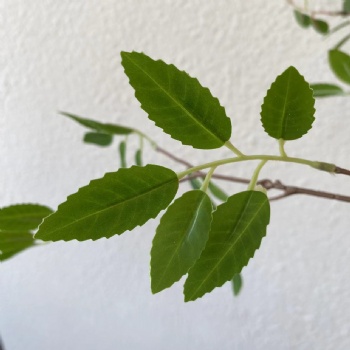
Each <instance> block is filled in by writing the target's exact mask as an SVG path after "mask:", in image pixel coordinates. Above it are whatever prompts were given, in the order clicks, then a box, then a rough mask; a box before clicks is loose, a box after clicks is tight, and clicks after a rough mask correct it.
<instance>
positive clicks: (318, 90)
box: [310, 83, 344, 97]
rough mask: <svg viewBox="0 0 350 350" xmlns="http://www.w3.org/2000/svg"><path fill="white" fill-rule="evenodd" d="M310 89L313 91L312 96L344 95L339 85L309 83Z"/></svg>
mask: <svg viewBox="0 0 350 350" xmlns="http://www.w3.org/2000/svg"><path fill="white" fill-rule="evenodd" d="M310 87H311V89H312V90H313V91H314V97H329V96H339V95H344V91H343V89H342V88H341V87H339V86H338V85H334V84H323V83H320V84H311V85H310Z"/></svg>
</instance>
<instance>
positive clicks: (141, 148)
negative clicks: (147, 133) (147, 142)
mask: <svg viewBox="0 0 350 350" xmlns="http://www.w3.org/2000/svg"><path fill="white" fill-rule="evenodd" d="M139 137H140V151H141V152H142V151H143V139H144V137H143V136H142V135H139Z"/></svg>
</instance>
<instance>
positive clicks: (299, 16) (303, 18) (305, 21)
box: [294, 10, 311, 28]
mask: <svg viewBox="0 0 350 350" xmlns="http://www.w3.org/2000/svg"><path fill="white" fill-rule="evenodd" d="M294 17H295V19H296V21H297V23H298V24H299V25H300V27H302V28H307V27H309V26H310V24H311V19H310V17H309V16H307V15H305V14H303V13H301V12H299V11H297V10H294Z"/></svg>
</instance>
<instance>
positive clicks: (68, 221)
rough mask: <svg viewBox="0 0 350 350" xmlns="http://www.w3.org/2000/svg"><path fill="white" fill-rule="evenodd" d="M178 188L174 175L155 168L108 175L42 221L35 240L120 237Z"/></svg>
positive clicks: (166, 202)
mask: <svg viewBox="0 0 350 350" xmlns="http://www.w3.org/2000/svg"><path fill="white" fill-rule="evenodd" d="M177 189H178V178H177V175H176V174H175V173H174V172H173V171H172V170H170V169H167V168H164V167H161V166H158V165H151V164H149V165H147V166H145V167H138V166H132V167H131V168H128V169H119V170H118V171H117V172H113V173H107V174H105V176H104V177H103V178H101V179H97V180H93V181H91V182H90V184H89V185H87V186H85V187H82V188H80V189H79V191H78V192H77V193H75V194H72V195H70V196H69V197H68V198H67V201H66V202H64V203H62V204H61V205H60V206H59V207H58V209H57V212H55V213H54V214H52V215H51V216H49V217H48V218H46V219H45V220H44V222H43V224H42V225H40V227H39V231H38V233H37V234H36V235H35V238H38V239H42V240H44V241H59V240H64V241H69V240H72V239H76V240H78V241H83V240H87V239H92V240H96V239H99V238H102V237H107V238H108V237H111V236H113V235H115V234H121V233H123V232H124V231H127V230H132V229H133V228H135V227H136V226H139V225H143V224H144V223H145V222H146V221H148V220H149V219H151V218H155V217H156V216H157V215H158V213H159V212H160V211H161V210H162V209H164V208H166V207H167V206H168V205H169V203H170V202H171V201H172V199H173V198H174V196H175V194H176V192H177Z"/></svg>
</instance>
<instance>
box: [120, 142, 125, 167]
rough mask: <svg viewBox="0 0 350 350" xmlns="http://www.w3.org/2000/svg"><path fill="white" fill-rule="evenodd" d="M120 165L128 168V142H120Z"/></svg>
mask: <svg viewBox="0 0 350 350" xmlns="http://www.w3.org/2000/svg"><path fill="white" fill-rule="evenodd" d="M119 156H120V167H121V168H126V142H125V141H122V142H121V143H120V144H119Z"/></svg>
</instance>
